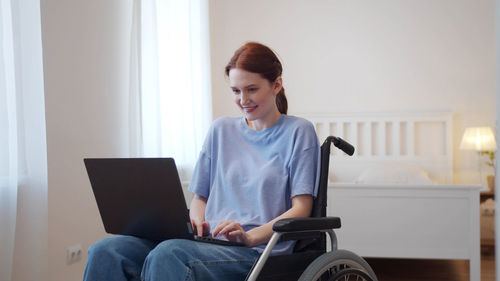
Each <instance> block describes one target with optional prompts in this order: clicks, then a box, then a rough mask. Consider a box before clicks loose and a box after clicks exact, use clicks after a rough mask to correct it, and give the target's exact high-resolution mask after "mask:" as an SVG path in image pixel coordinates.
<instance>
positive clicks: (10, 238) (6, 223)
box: [0, 0, 19, 280]
mask: <svg viewBox="0 0 500 281" xmlns="http://www.w3.org/2000/svg"><path fill="white" fill-rule="evenodd" d="M16 104H17V102H16V78H15V67H14V38H13V30H12V8H11V3H10V0H0V132H1V135H2V137H1V138H0V155H1V156H0V225H1V226H2V227H0V279H1V280H11V274H12V264H13V262H12V260H13V256H14V242H15V230H16V209H17V186H18V184H19V175H18V161H19V160H18V153H17V151H18V140H17V113H16V112H17V109H16Z"/></svg>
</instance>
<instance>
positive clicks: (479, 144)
mask: <svg viewBox="0 0 500 281" xmlns="http://www.w3.org/2000/svg"><path fill="white" fill-rule="evenodd" d="M460 149H461V150H475V151H477V153H478V171H479V184H481V185H482V175H481V157H480V154H481V152H483V153H484V152H489V151H496V150H497V145H496V141H495V135H494V134H493V131H492V130H491V128H490V127H469V128H466V129H465V132H464V136H463V137H462V142H461V143H460Z"/></svg>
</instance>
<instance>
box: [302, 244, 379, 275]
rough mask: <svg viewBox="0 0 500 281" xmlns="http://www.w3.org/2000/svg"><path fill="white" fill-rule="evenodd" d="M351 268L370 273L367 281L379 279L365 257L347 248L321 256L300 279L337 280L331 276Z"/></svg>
mask: <svg viewBox="0 0 500 281" xmlns="http://www.w3.org/2000/svg"><path fill="white" fill-rule="evenodd" d="M351 268H352V269H357V270H359V271H361V272H362V273H365V274H366V275H368V276H369V278H370V279H366V280H367V281H369V280H373V281H378V280H377V276H376V275H375V272H373V270H372V268H371V267H370V265H369V264H368V263H367V262H366V261H365V260H364V259H363V258H361V257H360V256H358V255H356V254H355V253H353V252H350V251H346V250H336V251H331V252H328V253H324V254H323V255H321V256H319V257H318V258H316V259H315V260H314V261H313V262H312V263H311V264H310V265H309V266H308V267H307V268H306V270H305V271H304V272H303V273H302V275H301V276H300V278H299V281H318V280H335V279H330V278H333V277H334V276H335V275H340V274H342V272H341V271H344V272H346V271H345V270H346V269H351ZM325 277H326V279H325ZM361 277H362V276H361Z"/></svg>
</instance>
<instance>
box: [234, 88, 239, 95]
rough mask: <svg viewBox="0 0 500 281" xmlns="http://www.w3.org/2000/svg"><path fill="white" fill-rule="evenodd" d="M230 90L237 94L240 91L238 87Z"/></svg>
mask: <svg viewBox="0 0 500 281" xmlns="http://www.w3.org/2000/svg"><path fill="white" fill-rule="evenodd" d="M232 91H233V93H235V94H239V93H240V90H238V89H232Z"/></svg>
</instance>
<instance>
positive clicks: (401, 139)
mask: <svg viewBox="0 0 500 281" xmlns="http://www.w3.org/2000/svg"><path fill="white" fill-rule="evenodd" d="M302 116H303V117H304V118H306V119H308V120H309V121H311V122H312V123H313V124H314V126H315V127H316V133H317V134H318V137H319V139H320V142H322V141H323V140H324V139H325V138H326V137H327V136H328V135H334V136H337V137H341V138H343V139H345V140H346V141H348V142H350V143H351V144H352V145H354V147H355V148H356V151H355V153H354V156H353V157H349V156H347V155H345V154H344V153H343V152H341V151H340V150H338V149H332V155H331V157H330V158H331V162H330V173H331V176H330V180H331V181H341V182H352V181H354V180H355V179H356V177H357V176H358V175H359V174H360V173H361V172H362V171H363V170H364V169H365V168H366V167H368V166H373V165H377V164H382V163H392V162H395V163H401V162H404V163H408V164H415V165H419V166H421V167H423V168H424V169H426V170H427V171H428V172H429V175H430V177H431V179H432V180H433V181H435V182H437V183H442V184H449V183H452V182H453V139H452V136H453V134H452V120H453V119H452V113H450V112H439V113H428V112H426V113H422V112H417V113H349V114H347V113H344V114H328V115H318V114H315V115H302Z"/></svg>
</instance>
